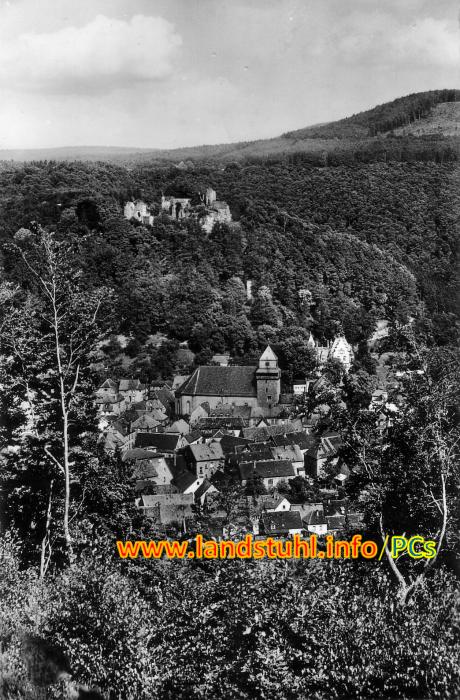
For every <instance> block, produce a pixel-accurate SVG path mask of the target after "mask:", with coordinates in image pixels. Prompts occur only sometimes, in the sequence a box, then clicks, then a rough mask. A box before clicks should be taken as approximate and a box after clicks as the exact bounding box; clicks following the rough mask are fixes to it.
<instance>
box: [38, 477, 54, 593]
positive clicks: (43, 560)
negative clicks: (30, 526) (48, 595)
mask: <svg viewBox="0 0 460 700" xmlns="http://www.w3.org/2000/svg"><path fill="white" fill-rule="evenodd" d="M53 483H54V481H53V480H51V483H50V495H49V498H48V510H47V512H46V525H45V536H44V537H43V539H42V551H41V556H40V579H42V580H43V579H44V578H45V574H46V570H47V568H48V564H49V560H50V556H48V559H47V557H46V548H47V547H48V548H49V550H50V553H49V554H51V545H50V524H51V502H52V497H53Z"/></svg>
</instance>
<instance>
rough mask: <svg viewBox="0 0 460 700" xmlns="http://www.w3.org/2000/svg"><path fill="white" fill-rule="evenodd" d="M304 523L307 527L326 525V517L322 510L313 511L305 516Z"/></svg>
mask: <svg viewBox="0 0 460 700" xmlns="http://www.w3.org/2000/svg"><path fill="white" fill-rule="evenodd" d="M303 522H304V523H305V525H324V524H325V523H326V516H325V515H324V511H323V510H322V509H318V510H311V511H310V512H308V513H307V514H306V515H305V516H304V518H303Z"/></svg>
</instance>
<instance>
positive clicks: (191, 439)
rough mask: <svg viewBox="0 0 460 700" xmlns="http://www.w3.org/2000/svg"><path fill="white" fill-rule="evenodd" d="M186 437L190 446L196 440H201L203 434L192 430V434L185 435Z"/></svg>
mask: <svg viewBox="0 0 460 700" xmlns="http://www.w3.org/2000/svg"><path fill="white" fill-rule="evenodd" d="M184 437H185V439H186V440H187V442H188V443H189V444H190V443H192V442H195V441H196V440H199V439H200V438H201V433H200V431H199V430H192V432H191V433H188V434H187V435H184Z"/></svg>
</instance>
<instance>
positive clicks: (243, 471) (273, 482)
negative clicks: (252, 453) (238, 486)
mask: <svg viewBox="0 0 460 700" xmlns="http://www.w3.org/2000/svg"><path fill="white" fill-rule="evenodd" d="M239 472H240V479H241V483H242V485H243V486H245V484H247V482H248V479H250V478H253V477H254V476H258V477H260V478H261V479H262V481H263V484H264V486H265V488H266V489H272V488H274V487H276V486H278V484H279V483H280V482H284V481H289V480H290V479H293V478H294V477H295V476H296V473H295V469H294V467H293V466H292V464H291V462H289V461H288V460H284V459H271V460H263V461H259V462H256V461H253V462H241V463H240V465H239Z"/></svg>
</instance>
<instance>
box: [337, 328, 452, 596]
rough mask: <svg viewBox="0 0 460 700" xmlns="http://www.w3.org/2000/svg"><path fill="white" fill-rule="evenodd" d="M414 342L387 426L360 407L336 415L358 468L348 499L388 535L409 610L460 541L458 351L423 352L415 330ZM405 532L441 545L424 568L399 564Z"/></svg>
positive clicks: (374, 529) (394, 567)
mask: <svg viewBox="0 0 460 700" xmlns="http://www.w3.org/2000/svg"><path fill="white" fill-rule="evenodd" d="M408 342H409V344H410V347H411V350H412V352H411V353H410V354H408V355H407V356H406V358H407V359H406V361H405V363H404V366H401V367H400V370H401V371H402V373H403V379H402V386H401V387H399V388H398V394H399V399H397V398H396V397H394V399H393V400H394V401H397V402H398V405H397V406H396V405H392V404H391V403H390V404H389V406H388V407H387V408H386V409H384V411H383V415H385V414H386V426H384V425H382V423H381V421H377V420H376V415H375V413H374V412H372V411H367V410H362V409H359V408H358V407H357V406H355V407H354V408H353V407H352V408H353V410H352V411H351V412H346V411H343V410H342V412H341V415H336V418H337V420H338V423H339V424H340V423H341V425H342V429H341V432H342V439H343V448H342V455H343V457H344V459H345V461H346V463H347V464H348V466H349V467H351V470H352V473H351V476H350V480H349V482H350V483H349V484H348V485H347V490H348V493H349V495H350V496H351V497H352V498H359V500H360V502H361V507H364V510H365V519H366V522H367V525H368V527H369V529H370V530H371V531H372V532H374V533H380V534H381V536H382V541H383V542H384V544H385V551H386V554H387V557H388V561H389V564H390V566H391V568H392V570H393V572H394V574H395V576H396V578H397V581H398V584H399V595H398V598H399V601H400V603H401V604H402V605H404V604H405V603H406V602H407V601H408V600H409V598H410V597H412V596H413V595H414V592H415V590H416V589H417V588H418V587H419V586H420V585H421V583H422V582H423V581H424V579H425V576H426V573H427V571H428V570H429V569H430V568H432V567H433V565H434V563H435V562H436V560H437V559H438V557H439V555H440V553H441V551H442V550H443V549H446V546H447V548H452V547H453V546H454V544H456V543H457V540H458V534H457V533H458V530H459V520H458V510H459V509H458V498H459V490H458V481H459V478H458V477H459V475H458V445H459V429H458V425H457V420H456V405H457V403H458V376H459V367H460V361H459V357H458V353H456V351H452V350H448V351H447V350H445V351H442V350H427V349H426V348H420V347H419V346H418V344H417V343H416V342H415V339H414V338H411V337H410V332H409V337H408ZM392 398H393V397H391V396H390V402H391V399H392ZM402 534H405V536H406V537H410V536H412V535H422V536H423V537H425V539H431V540H433V541H434V542H435V549H436V555H435V556H434V557H433V558H430V559H426V560H425V561H424V562H423V563H421V562H420V561H418V562H417V561H416V562H411V561H409V560H410V557H406V558H405V559H402V560H401V559H398V560H395V559H393V558H392V556H391V554H390V551H389V548H388V547H387V546H386V545H387V542H388V540H389V538H390V537H391V536H393V535H402Z"/></svg>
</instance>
